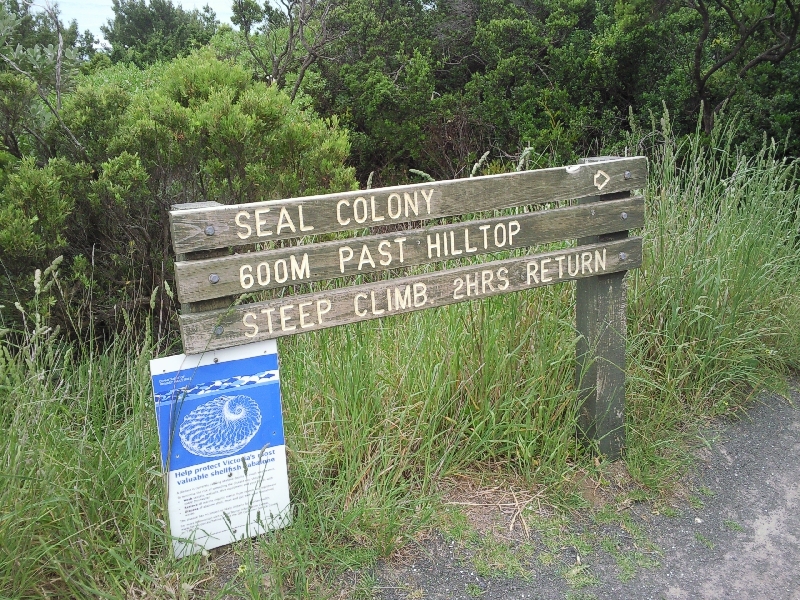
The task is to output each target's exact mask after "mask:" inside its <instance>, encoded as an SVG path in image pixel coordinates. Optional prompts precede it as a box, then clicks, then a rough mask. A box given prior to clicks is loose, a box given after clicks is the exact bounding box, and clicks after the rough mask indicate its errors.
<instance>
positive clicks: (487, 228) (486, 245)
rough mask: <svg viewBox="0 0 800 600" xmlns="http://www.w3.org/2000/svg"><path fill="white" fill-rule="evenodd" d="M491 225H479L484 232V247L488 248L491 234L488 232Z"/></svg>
mask: <svg viewBox="0 0 800 600" xmlns="http://www.w3.org/2000/svg"><path fill="white" fill-rule="evenodd" d="M489 227H491V225H481V226H480V227H478V229H480V230H481V231H482V232H483V249H484V250H486V249H487V248H488V247H489V236H488V234H487V233H486V232H487V231H488V230H489Z"/></svg>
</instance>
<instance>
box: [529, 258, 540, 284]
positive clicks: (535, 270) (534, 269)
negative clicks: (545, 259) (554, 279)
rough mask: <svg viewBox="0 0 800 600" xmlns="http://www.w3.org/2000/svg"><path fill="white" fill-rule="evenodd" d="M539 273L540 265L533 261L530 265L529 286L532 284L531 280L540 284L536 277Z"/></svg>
mask: <svg viewBox="0 0 800 600" xmlns="http://www.w3.org/2000/svg"><path fill="white" fill-rule="evenodd" d="M538 272H539V265H537V264H536V261H533V260H532V261H531V262H529V263H528V285H530V284H531V279H533V282H534V283H539V278H538V277H537V276H536V273H538Z"/></svg>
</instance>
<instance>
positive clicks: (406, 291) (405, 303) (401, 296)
mask: <svg viewBox="0 0 800 600" xmlns="http://www.w3.org/2000/svg"><path fill="white" fill-rule="evenodd" d="M394 305H395V308H396V309H397V310H403V309H406V308H408V307H409V306H411V286H410V285H407V286H406V287H404V288H394Z"/></svg>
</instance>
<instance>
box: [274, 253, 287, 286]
mask: <svg viewBox="0 0 800 600" xmlns="http://www.w3.org/2000/svg"><path fill="white" fill-rule="evenodd" d="M273 268H274V269H275V281H277V282H278V283H284V282H286V281H287V280H288V279H289V266H288V265H287V264H286V259H284V258H279V259H278V260H276V261H275V266H274V267H273ZM281 269H283V274H281Z"/></svg>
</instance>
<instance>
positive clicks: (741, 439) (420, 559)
mask: <svg viewBox="0 0 800 600" xmlns="http://www.w3.org/2000/svg"><path fill="white" fill-rule="evenodd" d="M789 386H790V389H791V392H790V397H789V398H788V399H787V398H782V397H780V396H778V395H776V394H772V393H764V394H761V396H760V397H759V398H758V400H757V401H756V402H755V404H754V405H753V406H752V407H751V408H750V409H748V410H747V411H746V413H745V414H744V415H743V416H742V417H741V418H740V419H739V420H738V421H734V422H728V423H724V424H722V425H720V426H719V427H717V428H716V429H715V430H714V431H713V436H711V437H712V441H711V442H710V443H709V447H708V448H707V449H706V450H705V451H703V452H701V453H700V456H699V460H698V461H697V464H696V466H695V469H694V471H693V474H692V475H691V476H690V477H689V478H688V479H687V481H686V488H687V489H688V490H691V495H692V498H693V501H691V502H689V501H684V502H683V503H681V505H680V506H679V510H678V513H677V516H671V517H668V516H664V515H654V514H652V511H651V508H652V507H649V506H648V505H646V504H637V505H634V506H633V507H631V508H630V509H629V511H630V514H631V516H632V518H634V519H636V522H637V524H638V525H639V526H640V527H641V528H642V529H643V531H644V533H645V536H646V538H647V540H649V541H650V542H652V544H653V545H654V546H655V547H657V548H658V549H660V555H656V557H657V560H658V563H659V566H657V567H654V568H638V569H636V571H635V574H634V575H633V577H632V578H631V579H629V580H628V581H624V582H623V581H622V580H621V578H620V569H619V566H618V565H617V563H616V561H615V560H614V558H613V557H612V556H611V555H610V554H608V553H607V552H604V551H603V550H598V551H595V552H593V553H591V554H590V555H588V556H586V557H583V561H584V562H583V563H581V564H583V565H584V566H585V568H586V569H587V571H588V572H590V573H591V575H592V576H593V577H594V583H591V584H589V585H585V586H584V587H580V588H576V587H571V586H570V584H569V583H568V581H567V579H566V578H565V577H564V575H563V572H564V569H565V565H570V564H577V563H576V562H575V561H576V557H575V550H574V549H571V548H565V549H563V556H561V557H560V560H559V561H558V562H557V563H556V564H550V565H546V566H545V565H542V564H541V561H537V560H535V559H530V560H529V561H528V563H526V570H527V571H528V576H527V577H525V578H522V577H517V578H506V577H504V576H502V575H500V574H493V575H492V576H489V577H481V576H480V575H478V574H477V572H476V570H475V568H474V566H473V564H472V563H471V561H470V559H469V556H468V555H465V551H464V549H463V548H460V547H459V544H457V543H454V542H452V541H448V540H446V539H445V538H444V537H442V536H440V535H436V536H433V537H431V538H429V539H428V540H426V541H425V542H424V543H422V544H420V546H419V548H418V549H417V551H416V552H415V553H414V555H413V557H412V558H411V559H409V560H406V561H401V564H395V563H390V564H387V565H382V566H380V567H379V568H378V569H377V570H376V577H377V581H378V583H377V587H376V590H377V595H378V596H377V597H378V598H380V599H381V600H400V599H403V600H406V599H419V600H422V599H431V600H433V599H442V600H444V599H448V600H449V599H464V600H472V599H474V598H476V597H477V598H482V599H484V600H506V599H509V600H510V599H516V598H524V599H534V598H541V599H549V598H570V599H575V600H577V599H589V598H597V599H605V598H613V599H615V600H625V599H637V600H638V599H649V598H653V599H661V598H664V599H670V600H672V599H675V600H682V599H687V600H689V599H695V598H702V599H717V598H719V599H734V600H735V599H740V598H741V599H751V598H765V599H770V600H773V599H774V600H784V599H785V600H800V379H798V377H797V376H795V377H794V378H792V379H790V381H789ZM711 433H712V432H710V434H711ZM593 527H595V528H598V527H599V526H593Z"/></svg>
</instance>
